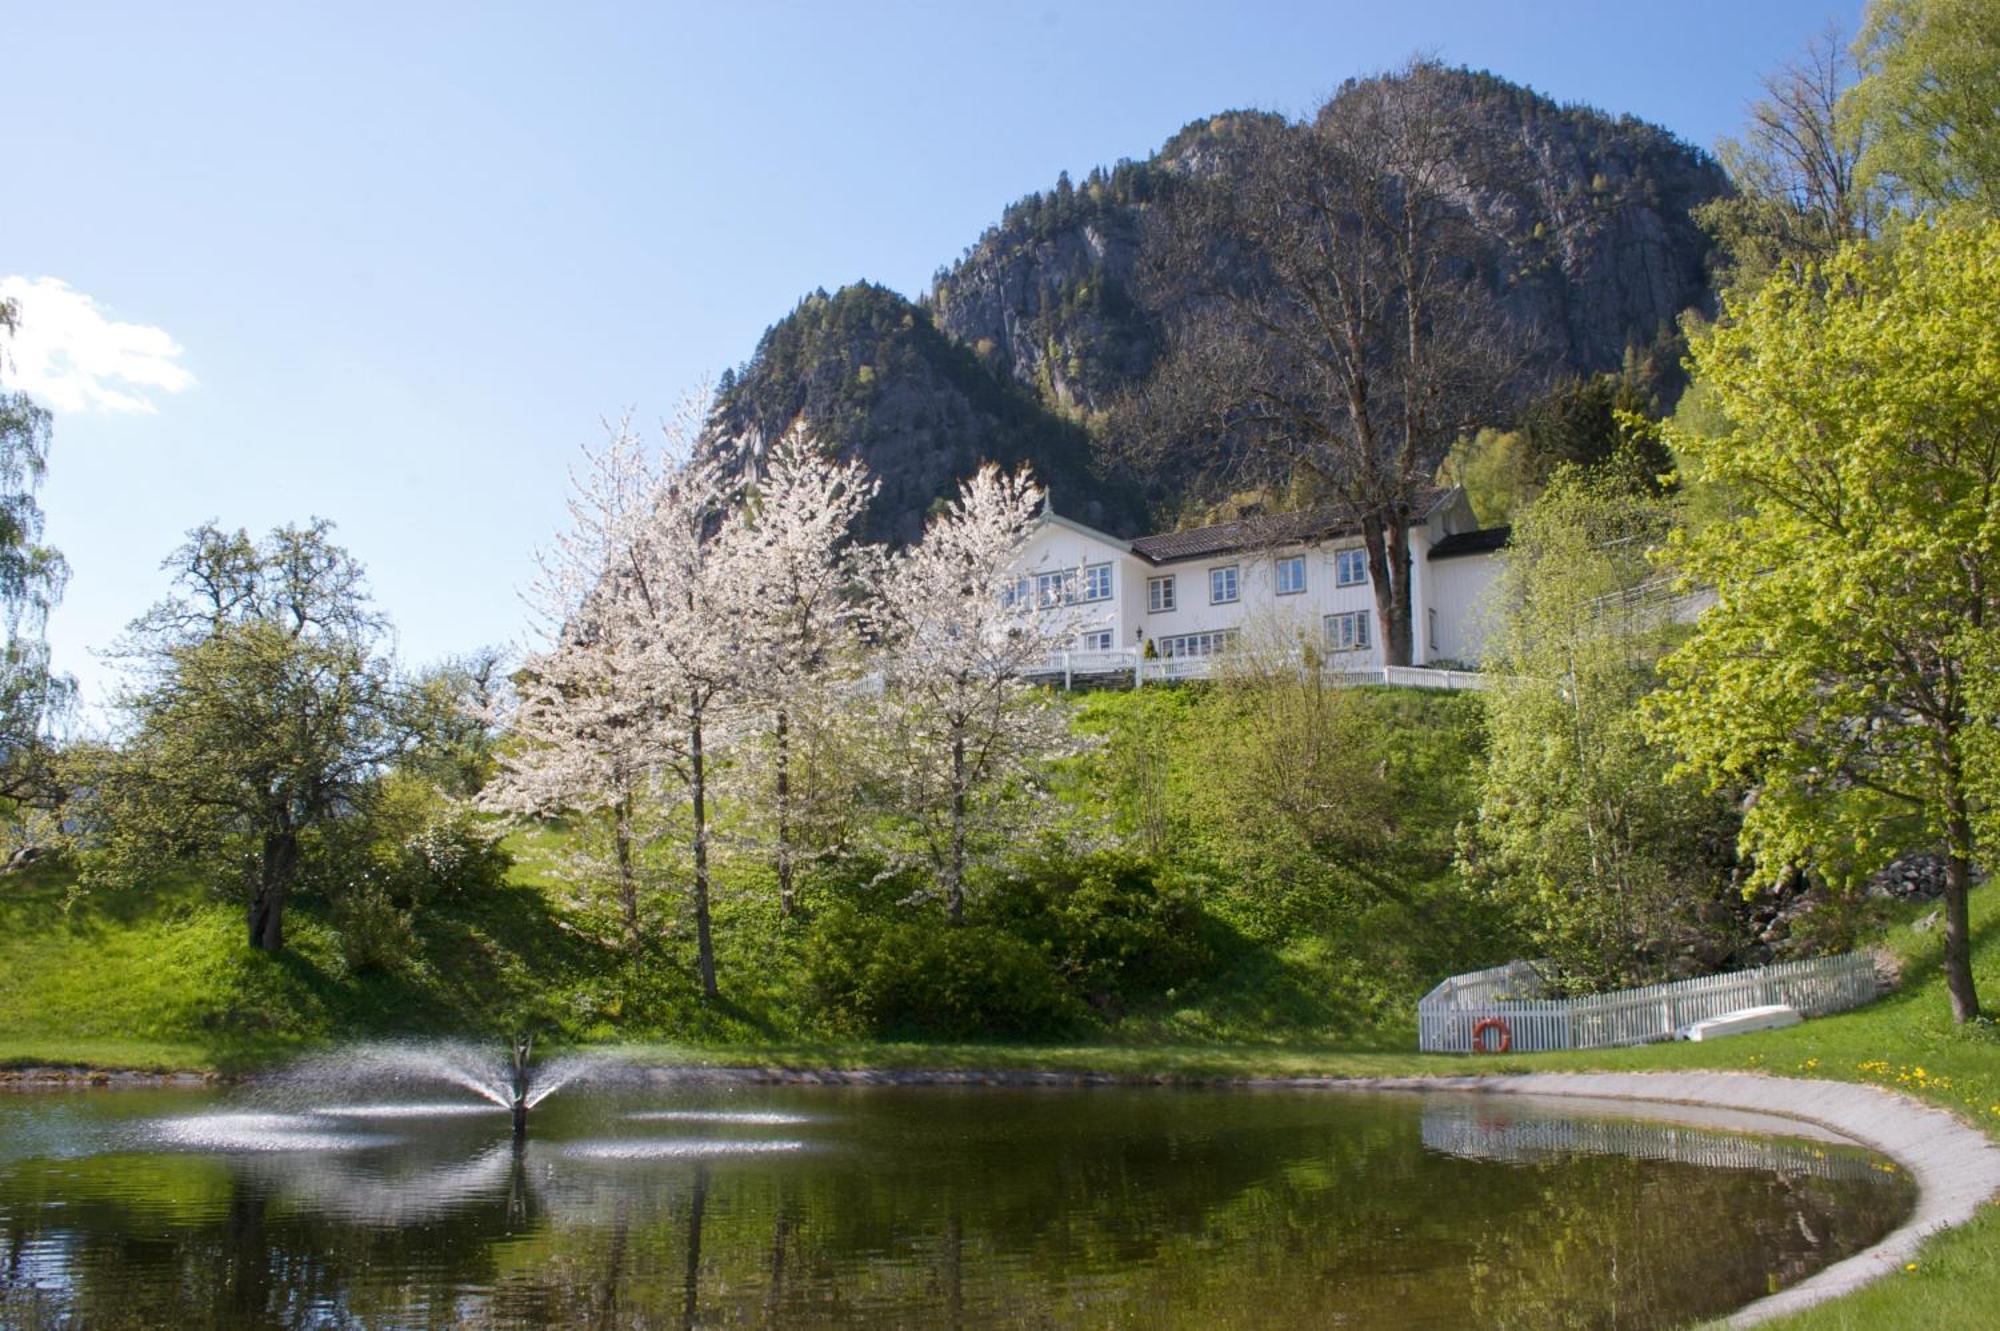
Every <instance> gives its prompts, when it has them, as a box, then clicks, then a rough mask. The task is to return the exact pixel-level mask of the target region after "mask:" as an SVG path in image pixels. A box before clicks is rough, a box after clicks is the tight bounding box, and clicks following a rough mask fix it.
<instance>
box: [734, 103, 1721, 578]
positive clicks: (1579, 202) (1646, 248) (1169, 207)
mask: <svg viewBox="0 0 2000 1331" xmlns="http://www.w3.org/2000/svg"><path fill="white" fill-rule="evenodd" d="M1450 77H1451V78H1453V79H1454V80H1457V81H1459V83H1460V85H1461V92H1462V101H1463V105H1464V106H1465V107H1466V108H1467V114H1466V115H1465V117H1464V123H1463V124H1461V125H1458V126H1457V127H1456V128H1457V133H1456V135H1455V140H1454V141H1455V145H1456V155H1455V158H1454V160H1455V161H1456V162H1457V163H1458V174H1457V177H1456V179H1455V180H1454V181H1453V192H1454V195H1455V198H1456V200H1457V202H1458V203H1459V205H1460V206H1461V207H1463V208H1464V209H1466V210H1467V211H1468V212H1469V213H1471V214H1472V215H1473V216H1475V217H1476V218H1478V219H1479V220H1480V222H1481V223H1482V224H1483V225H1484V227H1485V228H1486V229H1487V230H1488V232H1489V233H1491V234H1492V235H1494V236H1495V237H1496V238H1497V245H1498V250H1499V262H1498V264H1497V265H1496V267H1495V272H1496V277H1495V282H1496V285H1497V287H1498V294H1499V296H1500V298H1501V300H1502V302H1503V304H1504V306H1505V307H1506V308H1507V309H1508V311H1509V312H1510V313H1511V314H1512V315H1513V317H1514V318H1515V319H1516V320H1517V321H1518V322H1519V323H1520V324H1521V325H1522V326H1523V328H1524V332H1525V333H1526V334H1527V335H1528V336H1529V337H1530V338H1532V339H1533V341H1534V344H1535V345H1537V346H1539V347H1540V348H1542V351H1541V353H1540V355H1541V359H1542V361H1543V363H1542V364H1540V365H1538V366H1536V367H1535V372H1536V374H1537V377H1538V378H1542V379H1547V380H1553V379H1556V378H1558V377H1560V376H1562V375H1566V374H1591V373H1596V372H1599V371H1606V370H1614V369H1617V368H1618V367H1619V366H1620V365H1621V363H1622V362H1623V361H1624V360H1625V359H1626V356H1627V353H1628V350H1632V349H1638V350H1640V351H1644V350H1646V349H1648V348H1651V347H1654V346H1655V345H1657V344H1659V343H1661V342H1662V341H1663V340H1665V341H1667V342H1671V339H1672V337H1673V332H1674V327H1675V321H1676V320H1677V319H1678V318H1679V316H1680V315H1681V314H1682V312H1683V311H1686V310H1688V309H1691V308H1692V309H1705V308H1707V307H1709V306H1710V305H1712V303H1713V292H1712V289H1711V286H1710V281H1709V273H1708V261H1709V250H1710V242H1709V239H1708V237H1707V236H1706V234H1705V233H1704V232H1703V231H1702V230H1701V228H1700V227H1699V226H1698V225H1697V224H1696V222H1695V221H1694V219H1693V217H1692V216H1691V213H1692V210H1693V209H1694V208H1696V207H1697V206H1699V205H1700V204H1702V203H1705V202H1707V201H1708V200H1711V199H1713V198H1716V197H1718V196H1719V195H1722V194H1724V193H1726V192H1727V190H1728V188H1729V186H1728V182H1727V179H1726V178H1725V176H1724V175H1723V172H1722V170H1721V168H1720V167H1719V166H1718V165H1717V164H1716V163H1715V161H1714V160H1713V159H1712V158H1710V157H1709V156H1708V155H1707V154H1706V153H1704V152H1702V151H1701V150H1699V149H1697V148H1694V147H1691V146H1689V145H1688V144H1685V143H1683V142H1681V141H1680V140H1679V139H1677V138H1675V137H1674V136H1673V135H1672V134H1671V133H1669V132H1668V131H1666V130H1664V129H1661V128H1659V127H1657V126H1654V125H1650V124H1647V123H1645V122H1643V121H1640V120H1637V119H1634V118H1633V117H1630V116H1620V117H1614V116H1609V115H1606V114H1604V113H1603V112H1601V111H1597V110H1594V109H1592V108H1589V107H1582V106H1562V105H1558V104H1557V103H1555V102H1553V101H1551V100H1550V99H1548V98H1546V97H1543V96H1541V95H1540V94H1537V93H1535V92H1533V91H1531V90H1529V89H1526V88H1522V87H1520V86H1518V85H1515V84H1512V83H1509V82H1507V81H1506V80H1504V79H1501V78H1498V77H1495V76H1493V75H1491V74H1485V73H1477V72H1472V71H1464V70H1460V71H1452V72H1451V73H1450ZM1350 86H1352V85H1350ZM1339 95H1342V94H1336V96H1339ZM1274 122H1277V118H1276V117H1273V116H1271V115H1269V114H1268V113H1261V112H1241V111H1239V112H1227V113H1224V114H1221V115H1217V116H1213V117H1210V118H1207V119H1203V120H1198V121H1195V122H1194V123H1192V124H1190V125H1189V126H1187V127H1186V128H1185V129H1183V130H1182V131H1181V132H1180V133H1178V134H1176V135H1175V136H1174V137H1173V138H1172V139H1170V140H1168V142H1167V143H1166V144H1164V145H1163V146H1162V147H1161V148H1160V149H1159V151H1157V152H1156V153H1154V154H1153V155H1152V156H1151V157H1149V158H1148V159H1146V160H1145V161H1143V162H1131V161H1126V162H1120V163H1118V164H1117V165H1116V166H1114V167H1112V168H1111V169H1109V170H1105V169H1102V168H1099V169H1097V170H1094V171H1092V172H1091V173H1090V175H1089V176H1088V177H1087V178H1086V179H1085V180H1084V181H1083V183H1082V184H1080V185H1079V184H1073V183H1072V182H1071V181H1070V180H1069V178H1068V177H1067V176H1064V177H1062V178H1060V179H1059V180H1058V181H1057V183H1056V185H1055V188H1054V189H1052V190H1050V191H1048V192H1046V193H1040V194H1034V195H1030V196H1029V197H1027V198H1025V199H1022V200H1020V201H1019V202H1017V203H1014V204H1013V205H1011V206H1009V207H1008V208H1007V209H1006V210H1005V211H1004V212H1003V213H1002V215H1001V219H1000V221H999V223H998V224H997V225H995V226H994V227H992V228H990V229H989V230H988V231H987V232H986V233H985V234H984V235H982V236H980V237H979V239H978V240H977V241H976V242H975V243H974V244H973V245H972V246H971V247H970V248H969V249H968V250H967V251H966V252H965V254H964V255H963V256H962V257H961V258H960V259H959V260H958V261H957V262H956V263H954V264H952V265H950V266H949V267H948V268H946V269H943V270H940V272H939V273H938V274H937V276H936V278H935V280H934V283H933V286H932V289H931V291H930V292H929V293H928V295H927V297H926V298H925V301H924V303H923V304H922V305H921V306H920V305H916V304H912V303H911V302H908V301H905V300H903V299H902V298H900V297H898V296H896V295H894V294H893V293H891V292H888V291H886V290H884V289H882V288H879V287H870V286H859V287H848V288H845V289H843V290H842V291H840V292H838V293H836V294H835V295H833V296H826V295H825V294H823V293H815V294H814V295H813V296H811V297H808V298H807V299H806V300H805V301H804V302H802V303H801V304H800V306H799V308H798V309H796V310H794V311H793V312H792V314H790V315H788V316H787V317H786V318H785V319H783V320H781V321H780V322H779V323H778V324H776V325H774V326H773V327H772V328H771V329H770V330H769V331H768V332H767V333H766V334H765V336H764V339H763V341H762V343H760V345H759V347H758V349H757V352H756V354H755V355H754V356H753V357H752V358H751V360H750V362H749V363H748V364H746V365H745V366H744V368H743V370H742V371H741V372H740V374H738V375H737V376H734V377H733V379H732V381H731V382H730V383H729V384H727V385H725V390H726V391H725V392H724V393H723V395H722V398H723V403H722V405H723V410H722V416H721V420H722V422H723V423H724V426H725V428H731V427H741V426H742V425H744V424H754V425H756V426H758V427H760V428H764V429H766V430H769V429H773V428H777V429H782V428H783V426H784V425H785V424H787V423H789V421H790V420H791V419H792V417H793V416H794V415H796V414H797V413H799V412H800V411H803V412H804V413H805V415H806V416H807V418H808V420H809V421H810V422H811V423H812V424H813V426H814V428H815V429H816V430H817V431H818V432H819V433H820V435H821V437H822V438H824V439H826V440H828V441H829V442H830V443H831V444H833V445H834V446H835V447H837V448H839V449H841V450H842V451H844V452H849V453H853V454H858V455H859V456H861V457H863V458H864V459H866V460H867V461H868V462H869V463H870V465H871V466H872V467H874V469H875V470H876V472H877V474H878V475H881V476H882V477H884V479H885V482H887V483H889V484H892V485H893V486H894V488H895V492H894V494H893V495H891V494H890V493H889V492H888V490H886V489H885V492H884V495H883V497H882V499H881V500H880V501H879V502H878V506H877V510H876V512H875V514H874V515H873V518H872V524H873V525H874V527H875V529H876V530H877V531H878V532H879V533H881V534H883V535H885V536H891V537H893V538H895V539H907V538H908V537H909V536H910V535H912V534H914V532H915V531H916V530H917V529H918V528H919V527H920V525H921V521H922V515H923V513H924V512H925V511H926V510H927V508H928V507H929V505H930V503H931V502H932V501H933V500H934V499H935V498H936V497H937V496H938V495H940V494H943V493H946V492H948V490H949V489H950V487H951V486H952V485H953V484H954V483H955V481H956V479H957V478H958V477H960V476H963V475H965V474H967V473H968V472H969V471H970V469H971V468H972V467H973V466H974V465H976V463H977V462H978V461H980V460H982V459H987V458H991V459H994V460H999V461H1003V462H1007V463H1010V464H1013V463H1018V462H1029V463H1032V464H1033V465H1034V466H1035V467H1036V469H1037V471H1038V473H1039V474H1041V475H1042V476H1043V477H1044V478H1045V479H1047V480H1048V481H1049V482H1050V484H1051V487H1052V489H1053V491H1054V493H1055V496H1056V501H1057V504H1058V506H1059V507H1060V508H1061V509H1062V510H1063V511H1064V512H1066V513H1069V514H1071V515H1072V516H1075V517H1078V518H1080V519H1082V520H1084V521H1087V522H1092V523H1094V524H1095V525H1100V526H1105V527H1108V528H1109V529H1111V530H1114V531H1120V532H1125V533H1129V532H1131V531H1133V530H1136V529H1137V528H1138V527H1139V526H1144V525H1150V524H1153V523H1157V522H1158V521H1160V520H1161V515H1162V513H1163V512H1166V511H1177V510H1180V509H1182V508H1184V507H1185V506H1186V501H1187V500H1188V499H1189V498H1190V497H1193V498H1195V499H1197V500H1202V499H1213V498H1217V497H1220V494H1221V493H1222V492H1223V491H1225V490H1226V489H1227V488H1228V483H1229V482H1228V477H1227V476H1226V474H1225V473H1226V469H1227V461H1228V460H1227V458H1226V457H1225V456H1223V455H1222V453H1221V451H1220V448H1219V446H1218V444H1217V443H1216V441H1214V440H1211V439H1207V438H1204V437H1203V436H1202V434H1201V433H1200V431H1199V428H1198V427H1196V426H1194V425H1192V424H1191V423H1190V424H1186V425H1184V426H1182V427H1180V428H1181V429H1183V430H1184V432H1185V435H1186V437H1185V438H1165V439H1155V440H1153V441H1152V443H1153V445H1154V446H1153V447H1151V448H1148V449H1146V450H1145V454H1146V456H1147V458H1148V459H1149V460H1148V461H1146V462H1144V463H1133V462H1130V461H1128V460H1126V459H1127V457H1128V454H1127V452H1126V451H1125V450H1124V449H1123V448H1121V447H1120V446H1118V444H1117V442H1116V440H1115V438H1114V436H1115V435H1116V433H1117V430H1118V428H1120V427H1119V426H1118V424H1117V408H1118V406H1119V403H1120V402H1121V400H1124V399H1126V398H1127V396H1128V395H1130V394H1132V393H1133V392H1134V391H1135V390H1137V389H1139V388H1141V387H1142V386H1143V385H1145V384H1146V382H1147V380H1148V377H1149V376H1150V375H1151V374H1152V372H1153V369H1154V367H1155V364H1156V363H1157V361H1158V359H1159V357H1160V354H1161V352H1162V350H1163V348H1164V346H1165V342H1166V337H1167V333H1168V331H1169V330H1170V329H1171V327H1172V326H1173V324H1174V322H1175V320H1176V319H1177V318H1178V317H1180V316H1181V315H1182V314H1183V313H1184V312H1185V311H1186V310H1187V309H1188V308H1190V307H1192V306H1194V305H1197V304H1199V303H1200V302H1201V301H1202V300H1203V299H1205V296H1204V282H1205V280H1206V275H1205V274H1202V273H1195V272H1177V271H1174V270H1173V269H1172V268H1171V264H1170V261H1169V260H1168V259H1167V257H1166V249H1167V247H1166V245H1165V244H1164V243H1163V238H1164V236H1165V235H1166V233H1167V231H1168V230H1169V229H1170V228H1171V226H1172V225H1173V221H1174V209H1175V207H1176V206H1177V205H1176V200H1177V198H1179V197H1182V196H1183V194H1184V192H1183V191H1180V190H1178V189H1177V188H1176V187H1177V185H1178V184H1179V183H1180V182H1182V181H1184V180H1187V179H1189V178H1197V177H1199V178H1206V179H1211V180H1214V179H1220V180H1221V181H1222V182H1223V183H1224V184H1225V185H1226V183H1227V181H1228V179H1229V178H1230V176H1231V174H1232V173H1234V172H1239V171H1241V170H1242V169H1243V161H1244V154H1246V153H1247V152H1248V151H1250V149H1249V146H1248V145H1249V142H1250V140H1251V139H1252V138H1253V132H1254V131H1256V130H1259V129H1264V128H1268V127H1269V126H1270V125H1271V124H1273V123H1274ZM1147 428H1149V429H1152V430H1155V431H1159V430H1165V431H1168V432H1170V433H1171V432H1173V431H1175V430H1176V428H1177V427H1176V426H1175V425H1174V424H1173V423H1166V424H1162V423H1160V422H1158V421H1153V422H1151V423H1150V424H1149V425H1148V427H1147ZM1142 496H1143V497H1144V499H1145V500H1148V501H1150V508H1151V510H1152V511H1151V512H1150V513H1149V512H1147V511H1145V510H1146V509H1147V508H1148V506H1149V505H1148V504H1146V503H1142V502H1141V497H1142Z"/></svg>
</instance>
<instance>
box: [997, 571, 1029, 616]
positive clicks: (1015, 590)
mask: <svg viewBox="0 0 2000 1331" xmlns="http://www.w3.org/2000/svg"><path fill="white" fill-rule="evenodd" d="M1029 590H1030V588H1029V583H1028V578H1027V576H1026V575H1025V574H1023V575H1022V576H1021V577H1018V578H1009V579H1008V580H1007V581H1006V582H1003V583H1001V584H1000V606H1001V608H1002V609H1003V610H1012V609H1014V608H1015V607H1016V606H1024V605H1026V604H1028V592H1029Z"/></svg>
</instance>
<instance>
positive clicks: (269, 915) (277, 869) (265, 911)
mask: <svg viewBox="0 0 2000 1331" xmlns="http://www.w3.org/2000/svg"><path fill="white" fill-rule="evenodd" d="M298 867H299V834H298V833H297V832H294V831H291V830H289V829H287V830H285V831H282V832H267V833H265V834H264V848H263V853H262V854H261V855H260V856H259V857H258V863H257V886H256V889H255V891H254V892H253V894H252V895H251V898H250V921H249V923H250V946H251V947H254V948H256V949H258V950H259V951H262V952H281V951H283V950H284V946H285V891H286V889H287V888H289V887H290V886H291V885H292V876H293V874H295V873H296V872H297V871H298Z"/></svg>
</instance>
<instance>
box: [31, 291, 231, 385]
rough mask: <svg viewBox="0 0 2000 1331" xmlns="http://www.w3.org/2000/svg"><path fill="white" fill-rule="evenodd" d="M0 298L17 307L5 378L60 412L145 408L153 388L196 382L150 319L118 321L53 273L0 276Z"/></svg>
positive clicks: (177, 347) (175, 345)
mask: <svg viewBox="0 0 2000 1331" xmlns="http://www.w3.org/2000/svg"><path fill="white" fill-rule="evenodd" d="M0 298H4V299H9V300H12V301H14V302H15V303H16V304H17V305H18V306H19V312H20V320H19V326H18V327H17V328H16V329H15V334H14V336H13V338H12V339H7V340H0V356H4V357H5V358H6V362H7V369H8V373H7V375H6V380H7V382H8V386H9V387H12V388H19V389H24V390H26V391H27V392H28V393H30V394H32V395H33V396H34V397H36V398H38V399H40V400H41V402H42V403H43V404H44V405H46V406H48V407H50V408H52V409H54V410H56V411H103V412H134V411H136V412H144V413H147V414H151V413H152V412H154V411H157V410H158V408H157V407H156V406H155V405H154V403H153V397H152V394H154V393H155V392H158V393H179V392H183V391H185V390H187V389H189V388H192V387H193V386H194V375H192V374H190V373H189V372H188V370H187V368H186V367H185V366H183V365H181V364H180V355H181V347H180V344H179V343H178V342H176V341H174V340H173V339H172V338H171V337H168V336H167V334H166V330H164V329H160V328H154V327H152V326H151V325H149V324H133V323H120V322H118V321H116V320H114V319H111V318H108V317H107V311H106V309H105V307H103V306H102V305H99V304H98V303H97V302H96V301H94V300H92V299H91V298H90V297H89V296H87V295H85V294H84V293H83V292H81V291H73V290H71V289H70V286H69V284H68V283H67V282H63V281H60V280H58V279H56V278H53V277H0Z"/></svg>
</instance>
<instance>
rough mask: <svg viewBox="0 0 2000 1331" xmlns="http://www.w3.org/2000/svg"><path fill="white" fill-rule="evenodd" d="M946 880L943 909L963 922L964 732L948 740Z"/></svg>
mask: <svg viewBox="0 0 2000 1331" xmlns="http://www.w3.org/2000/svg"><path fill="white" fill-rule="evenodd" d="M950 874H951V876H950V880H949V881H948V882H946V884H945V905H946V913H947V914H948V915H949V917H950V919H951V922H952V923H953V924H963V923H965V735H964V734H963V732H961V733H959V734H956V735H954V736H952V740H951V869H950Z"/></svg>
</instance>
